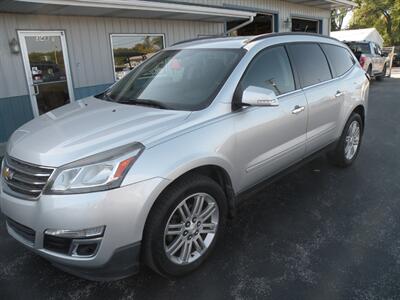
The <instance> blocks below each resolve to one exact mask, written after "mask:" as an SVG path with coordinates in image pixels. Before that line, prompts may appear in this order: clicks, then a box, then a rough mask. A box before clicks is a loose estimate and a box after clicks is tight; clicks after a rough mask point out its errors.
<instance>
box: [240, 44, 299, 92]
mask: <svg viewBox="0 0 400 300" xmlns="http://www.w3.org/2000/svg"><path fill="white" fill-rule="evenodd" d="M249 86H256V87H262V88H267V89H270V90H272V91H274V92H275V94H277V95H281V94H285V93H288V92H291V91H293V90H295V84H294V79H293V73H292V69H291V66H290V62H289V58H288V55H287V53H286V50H285V48H284V47H282V46H278V47H273V48H267V49H266V50H263V51H262V52H260V53H259V54H258V55H257V56H256V57H255V58H254V59H253V61H252V62H251V63H250V66H249V68H248V69H247V70H246V73H245V74H244V76H243V78H242V81H241V83H240V87H241V89H242V90H244V89H246V88H247V87H249Z"/></svg>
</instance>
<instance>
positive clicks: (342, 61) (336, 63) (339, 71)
mask: <svg viewBox="0 0 400 300" xmlns="http://www.w3.org/2000/svg"><path fill="white" fill-rule="evenodd" d="M321 47H322V49H324V52H325V54H326V56H327V57H328V60H329V63H330V64H331V68H332V72H333V75H334V76H335V77H339V76H342V75H343V74H344V73H346V72H347V71H348V70H350V69H351V67H352V66H353V65H354V60H353V56H352V55H351V54H350V52H349V51H348V50H347V49H345V48H343V47H340V46H334V45H328V44H322V45H321Z"/></svg>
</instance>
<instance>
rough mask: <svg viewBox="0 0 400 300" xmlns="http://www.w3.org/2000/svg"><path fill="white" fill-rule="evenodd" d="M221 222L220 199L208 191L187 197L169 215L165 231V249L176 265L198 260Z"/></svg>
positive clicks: (208, 245)
mask: <svg viewBox="0 0 400 300" xmlns="http://www.w3.org/2000/svg"><path fill="white" fill-rule="evenodd" d="M218 221H219V209H218V203H217V201H216V200H215V199H214V198H213V197H212V196H211V195H209V194H207V193H196V194H192V195H190V196H189V197H187V198H185V199H184V200H183V201H182V202H180V203H179V205H178V206H177V207H176V208H175V209H174V211H173V212H172V214H171V215H170V216H169V218H168V222H167V224H166V226H165V230H164V251H165V254H166V256H167V257H168V258H169V260H170V261H172V262H173V263H175V264H178V265H185V264H190V263H192V262H194V261H195V260H197V259H199V258H200V257H201V256H202V255H203V254H204V253H205V252H206V251H207V249H208V248H209V247H210V245H211V243H212V241H213V240H214V238H215V235H216V232H217V228H218Z"/></svg>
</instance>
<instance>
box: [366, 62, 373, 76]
mask: <svg viewBox="0 0 400 300" xmlns="http://www.w3.org/2000/svg"><path fill="white" fill-rule="evenodd" d="M367 74H368V76H369V78H370V79H372V76H373V74H372V66H371V65H369V66H368V69H367Z"/></svg>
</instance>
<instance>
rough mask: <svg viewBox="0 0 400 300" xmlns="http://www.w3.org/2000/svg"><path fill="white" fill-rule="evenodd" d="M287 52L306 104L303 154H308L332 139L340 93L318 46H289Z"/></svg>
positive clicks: (336, 120) (312, 44) (338, 108)
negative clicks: (305, 141)
mask: <svg viewBox="0 0 400 300" xmlns="http://www.w3.org/2000/svg"><path fill="white" fill-rule="evenodd" d="M288 50H289V55H290V58H291V60H292V62H293V64H294V67H295V69H296V71H297V74H298V77H299V79H300V84H301V87H302V89H303V91H304V94H305V96H306V99H307V102H308V124H307V146H306V151H307V154H311V153H313V152H315V151H317V150H319V149H320V148H323V147H324V146H326V145H328V144H329V143H330V142H332V141H334V140H335V138H336V131H337V126H338V119H339V112H340V106H341V103H342V102H343V99H344V98H343V97H344V94H343V93H342V91H340V90H339V88H338V86H337V82H336V81H334V80H332V79H333V77H332V73H331V70H330V67H329V64H328V61H327V58H326V56H325V54H324V52H323V51H322V48H321V46H320V45H319V44H317V43H293V44H289V45H288Z"/></svg>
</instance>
